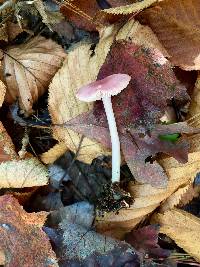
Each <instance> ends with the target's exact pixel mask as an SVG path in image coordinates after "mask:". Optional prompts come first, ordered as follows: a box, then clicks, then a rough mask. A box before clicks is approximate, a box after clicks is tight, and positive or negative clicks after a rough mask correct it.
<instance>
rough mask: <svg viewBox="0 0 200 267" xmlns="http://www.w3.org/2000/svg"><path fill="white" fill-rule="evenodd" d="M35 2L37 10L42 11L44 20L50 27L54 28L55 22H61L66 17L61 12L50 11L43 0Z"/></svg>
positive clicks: (41, 14)
mask: <svg viewBox="0 0 200 267" xmlns="http://www.w3.org/2000/svg"><path fill="white" fill-rule="evenodd" d="M33 4H34V6H35V8H36V9H37V11H38V12H39V13H40V16H41V17H42V22H43V23H44V24H46V25H47V26H48V27H49V28H50V29H51V28H52V25H53V24H56V23H59V22H60V21H61V20H62V19H63V18H64V17H63V16H62V14H61V13H60V12H51V11H48V10H47V9H46V7H45V4H44V2H43V1H42V0H34V2H33Z"/></svg>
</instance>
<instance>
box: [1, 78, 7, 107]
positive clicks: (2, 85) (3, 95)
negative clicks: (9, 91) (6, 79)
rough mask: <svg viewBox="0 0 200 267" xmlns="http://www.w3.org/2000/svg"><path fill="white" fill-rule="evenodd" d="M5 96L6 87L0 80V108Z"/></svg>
mask: <svg viewBox="0 0 200 267" xmlns="http://www.w3.org/2000/svg"><path fill="white" fill-rule="evenodd" d="M5 94H6V86H5V84H4V83H3V82H2V81H1V80H0V107H1V106H2V104H3V102H4V98H5Z"/></svg>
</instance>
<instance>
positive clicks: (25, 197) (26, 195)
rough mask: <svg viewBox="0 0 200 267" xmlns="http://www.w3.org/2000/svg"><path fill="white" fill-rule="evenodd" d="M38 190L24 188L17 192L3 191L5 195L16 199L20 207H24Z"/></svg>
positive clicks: (36, 188)
mask: <svg viewBox="0 0 200 267" xmlns="http://www.w3.org/2000/svg"><path fill="white" fill-rule="evenodd" d="M37 190H38V186H35V187H26V188H23V189H19V192H18V191H17V190H16V189H15V190H13V189H8V190H6V191H5V194H6V195H12V196H13V197H14V198H16V199H17V201H18V202H19V204H20V205H22V206H24V205H25V204H26V203H28V201H29V200H30V199H31V197H32V196H33V194H34V193H36V191H37Z"/></svg>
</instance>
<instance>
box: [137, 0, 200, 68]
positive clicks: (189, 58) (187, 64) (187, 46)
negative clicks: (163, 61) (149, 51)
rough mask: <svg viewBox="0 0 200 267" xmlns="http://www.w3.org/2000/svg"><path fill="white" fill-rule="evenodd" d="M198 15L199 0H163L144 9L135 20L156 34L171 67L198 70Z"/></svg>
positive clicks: (199, 58) (199, 56)
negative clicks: (138, 20) (169, 57)
mask: <svg viewBox="0 0 200 267" xmlns="http://www.w3.org/2000/svg"><path fill="white" fill-rule="evenodd" d="M199 14H200V1H199V0H176V1H174V0H167V1H163V2H161V3H159V4H158V5H156V6H154V7H152V8H149V9H146V10H145V11H144V12H142V14H141V17H139V18H140V19H141V20H145V23H147V24H148V25H149V26H150V27H151V28H152V30H153V31H154V32H155V33H156V34H157V36H158V39H159V40H160V41H161V43H162V44H163V46H164V47H165V48H166V49H167V51H168V53H169V55H170V56H171V59H170V60H171V61H172V63H173V64H174V65H176V66H180V67H181V68H183V69H185V70H199V69H200V47H199V41H200V25H199V20H200V15H199Z"/></svg>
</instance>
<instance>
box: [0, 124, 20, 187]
mask: <svg viewBox="0 0 200 267" xmlns="http://www.w3.org/2000/svg"><path fill="white" fill-rule="evenodd" d="M14 159H18V155H17V152H16V151H15V146H14V145H13V143H12V140H11V138H10V136H9V135H8V133H7V132H6V129H5V128H4V126H3V124H2V122H0V162H4V161H8V160H14ZM0 183H1V182H0Z"/></svg>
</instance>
